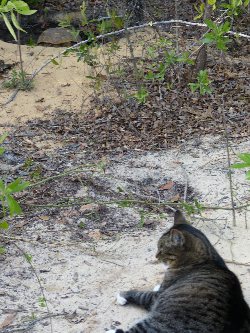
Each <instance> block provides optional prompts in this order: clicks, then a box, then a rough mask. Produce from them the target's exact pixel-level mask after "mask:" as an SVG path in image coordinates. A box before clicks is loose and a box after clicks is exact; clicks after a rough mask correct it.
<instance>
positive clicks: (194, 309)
mask: <svg viewBox="0 0 250 333" xmlns="http://www.w3.org/2000/svg"><path fill="white" fill-rule="evenodd" d="M156 257H157V258H158V259H159V260H160V261H162V262H164V263H167V264H168V265H169V269H168V270H167V272H166V274H165V277H164V280H163V282H162V284H161V286H160V289H159V290H158V291H146V292H144V291H138V290H130V291H125V292H123V293H121V294H120V296H121V297H123V298H125V299H126V301H127V303H130V304H136V305H139V306H142V307H144V308H145V309H147V310H148V311H149V314H148V316H147V318H146V319H144V320H142V321H140V322H138V323H137V324H135V325H134V326H133V327H131V328H130V329H128V330H127V331H123V330H122V329H116V330H114V331H112V332H115V333H250V309H249V307H248V305H247V303H246V302H245V300H244V298H243V295H242V291H241V287H240V283H239V281H238V279H237V277H236V276H235V275H234V273H232V272H231V271H230V270H229V269H228V268H227V266H226V264H225V262H224V260H223V259H222V258H221V256H220V255H219V254H218V253H217V251H216V250H215V248H214V247H213V246H212V245H211V243H210V242H209V240H208V239H207V237H206V236H205V235H204V234H203V233H202V232H201V231H199V230H198V229H196V228H194V227H192V226H191V225H189V224H187V223H186V221H185V219H184V217H183V216H182V214H181V213H180V212H179V211H177V212H176V214H175V222H174V226H173V227H172V228H171V229H170V230H168V231H167V232H166V233H164V234H163V235H162V236H161V238H160V240H159V242H158V252H157V254H156ZM110 332H111V331H110Z"/></svg>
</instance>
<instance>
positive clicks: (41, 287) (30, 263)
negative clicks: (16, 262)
mask: <svg viewBox="0 0 250 333" xmlns="http://www.w3.org/2000/svg"><path fill="white" fill-rule="evenodd" d="M14 246H15V247H16V248H17V249H18V250H19V251H20V252H21V253H22V255H23V256H24V258H26V254H25V252H24V251H23V249H21V248H20V247H19V246H18V245H17V244H16V243H14ZM26 261H27V262H28V264H29V265H30V267H31V269H32V271H33V273H34V275H35V277H36V279H37V282H38V284H39V287H40V290H41V293H42V296H43V299H44V300H45V305H46V308H47V312H48V318H49V319H50V332H51V333H53V325H52V315H51V312H50V310H49V306H48V303H47V299H46V297H45V293H44V289H43V286H42V284H41V281H40V278H39V276H38V274H37V272H36V269H35V267H34V266H33V264H32V262H31V261H29V260H26Z"/></svg>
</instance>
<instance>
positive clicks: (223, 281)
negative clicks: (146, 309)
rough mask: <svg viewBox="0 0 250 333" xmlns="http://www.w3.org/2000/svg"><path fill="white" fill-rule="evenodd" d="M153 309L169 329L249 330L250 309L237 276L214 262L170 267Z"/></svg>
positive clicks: (246, 332) (244, 332)
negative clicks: (177, 267)
mask: <svg viewBox="0 0 250 333" xmlns="http://www.w3.org/2000/svg"><path fill="white" fill-rule="evenodd" d="M153 312H155V313H156V314H157V313H158V314H160V315H161V316H162V318H164V321H165V324H166V327H168V330H166V332H189V333H198V332H199V333H200V332H203V333H209V332H211V333H217V332H218V333H250V311H249V307H248V305H247V304H246V302H245V301H244V298H243V295H242V291H241V287H240V283H239V281H238V279H237V277H236V276H235V275H234V273H232V272H231V271H230V270H228V269H227V267H226V266H225V265H217V264H215V263H213V262H209V263H202V264H199V265H193V266H192V265H191V266H189V267H185V268H183V269H181V268H180V269H170V270H169V271H168V272H167V273H166V276H165V279H164V281H163V284H162V286H161V289H160V294H159V297H158V300H157V302H156V303H155V306H154V308H153ZM173 322H174V323H175V326H174V328H173V327H172V328H173V330H171V325H172V324H171V323H173ZM169 325H170V326H169ZM176 325H177V326H176Z"/></svg>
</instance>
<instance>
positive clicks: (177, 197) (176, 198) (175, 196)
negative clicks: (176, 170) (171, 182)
mask: <svg viewBox="0 0 250 333" xmlns="http://www.w3.org/2000/svg"><path fill="white" fill-rule="evenodd" d="M179 200H180V194H179V193H177V194H176V195H174V196H173V197H172V198H171V199H170V201H172V202H178V201H179Z"/></svg>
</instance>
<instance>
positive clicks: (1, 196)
mask: <svg viewBox="0 0 250 333" xmlns="http://www.w3.org/2000/svg"><path fill="white" fill-rule="evenodd" d="M28 186H29V183H28V182H26V181H23V180H21V179H20V178H17V179H15V180H14V181H12V182H11V183H9V184H5V183H4V182H3V180H2V179H0V201H1V204H2V209H3V211H4V216H6V213H7V212H8V213H9V214H10V216H13V215H18V214H20V213H21V212H22V209H21V207H20V205H19V204H18V202H17V201H16V200H15V199H14V198H13V193H17V192H20V191H23V190H24V189H25V188H27V187H28Z"/></svg>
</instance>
